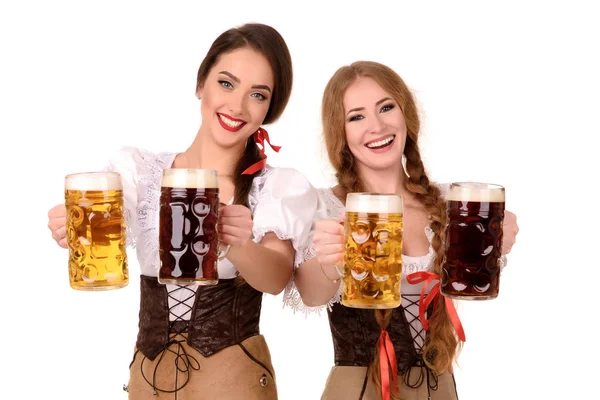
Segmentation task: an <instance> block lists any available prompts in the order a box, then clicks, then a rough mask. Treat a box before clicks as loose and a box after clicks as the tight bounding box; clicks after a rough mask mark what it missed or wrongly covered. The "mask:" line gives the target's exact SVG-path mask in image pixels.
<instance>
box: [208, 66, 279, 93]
mask: <svg viewBox="0 0 600 400" xmlns="http://www.w3.org/2000/svg"><path fill="white" fill-rule="evenodd" d="M219 74H223V75H225V76H228V77H229V78H231V80H233V81H235V82H236V83H240V78H238V77H237V76H235V75H233V74H232V73H231V72H227V71H221V72H219ZM252 89H262V90H266V91H268V92H269V93H271V88H270V87H268V86H267V85H252Z"/></svg>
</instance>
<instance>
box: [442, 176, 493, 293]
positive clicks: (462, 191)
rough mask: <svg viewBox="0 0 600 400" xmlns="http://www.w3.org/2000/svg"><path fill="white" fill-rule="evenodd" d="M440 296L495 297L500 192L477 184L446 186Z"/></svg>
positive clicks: (458, 183) (483, 184)
mask: <svg viewBox="0 0 600 400" xmlns="http://www.w3.org/2000/svg"><path fill="white" fill-rule="evenodd" d="M447 201H448V203H447V210H448V217H447V224H446V244H445V256H444V261H443V264H442V276H441V293H442V294H443V295H444V296H448V297H451V298H456V299H460V300H489V299H494V298H496V297H497V296H498V291H499V288H500V257H501V255H502V223H503V221H504V188H503V187H502V186H499V185H493V184H488V183H479V182H456V183H452V184H451V185H450V189H449V192H448V198H447Z"/></svg>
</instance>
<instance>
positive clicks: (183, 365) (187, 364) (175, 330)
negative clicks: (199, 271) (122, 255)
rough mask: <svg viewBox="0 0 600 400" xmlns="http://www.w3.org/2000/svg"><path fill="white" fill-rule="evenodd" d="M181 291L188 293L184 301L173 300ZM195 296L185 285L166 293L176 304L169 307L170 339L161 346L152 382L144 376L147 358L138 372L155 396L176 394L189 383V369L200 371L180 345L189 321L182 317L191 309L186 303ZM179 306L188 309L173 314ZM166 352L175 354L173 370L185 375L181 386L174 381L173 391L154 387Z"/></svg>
mask: <svg viewBox="0 0 600 400" xmlns="http://www.w3.org/2000/svg"><path fill="white" fill-rule="evenodd" d="M181 290H187V291H189V292H190V293H188V297H186V298H185V299H183V300H177V299H176V298H175V296H173V293H176V292H179V291H181ZM195 295H196V292H194V291H193V290H191V289H189V288H188V287H187V286H185V285H177V288H176V289H173V290H172V291H170V292H169V293H168V296H169V297H170V298H171V299H173V300H174V301H175V302H176V303H175V304H174V305H173V306H172V307H169V315H173V316H174V317H175V319H174V320H173V321H171V322H170V323H169V336H171V339H170V340H169V341H168V342H167V343H165V345H164V346H163V348H162V350H161V351H160V353H159V359H158V362H157V363H156V366H155V367H154V371H153V373H152V381H150V380H148V378H147V377H146V375H145V374H144V361H146V359H147V357H145V356H144V358H143V359H142V362H141V363H140V372H141V374H142V377H143V378H144V380H145V381H146V382H147V383H148V384H149V385H150V386H152V389H153V390H154V394H156V392H157V391H160V392H164V393H175V392H178V391H179V390H181V389H183V388H184V387H185V386H186V385H187V384H188V382H189V381H190V376H191V371H190V369H192V370H195V371H198V370H200V363H199V362H198V360H197V359H196V358H195V357H194V356H192V355H189V354H188V353H187V351H186V350H185V348H184V347H183V345H182V343H184V342H185V341H186V338H185V336H183V334H184V333H187V332H188V326H189V321H187V320H185V319H184V318H183V317H184V316H186V315H187V314H189V313H190V312H191V311H192V308H191V307H190V306H189V305H187V304H186V302H187V301H188V300H191V299H192V298H194V296H195ZM179 305H184V306H186V307H187V308H188V310H187V311H186V312H185V313H183V314H182V315H177V314H175V313H173V309H174V308H175V307H177V306H179ZM173 345H174V346H175V347H176V351H174V350H173V349H171V348H170V347H171V346H173ZM138 351H139V350H138ZM138 351H136V355H137V352H138ZM167 351H168V352H171V353H173V354H175V356H176V357H175V368H177V370H179V371H180V372H182V373H185V374H186V379H185V382H183V384H182V385H181V386H179V387H178V386H177V381H176V382H175V389H173V390H168V389H161V388H159V387H157V386H156V374H157V372H158V367H159V365H160V363H161V362H162V360H163V357H164V356H165V352H167ZM134 360H135V355H134ZM132 364H133V362H132ZM130 367H131V365H130Z"/></svg>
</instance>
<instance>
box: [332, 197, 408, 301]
mask: <svg viewBox="0 0 600 400" xmlns="http://www.w3.org/2000/svg"><path fill="white" fill-rule="evenodd" d="M402 212H403V211H402V198H401V197H400V196H398V195H392V194H389V195H388V194H372V193H349V194H348V196H347V198H346V222H345V224H344V228H345V249H344V270H343V274H342V279H343V292H342V304H343V305H345V306H347V307H355V308H395V307H398V306H399V305H400V300H401V299H400V280H401V274H402Z"/></svg>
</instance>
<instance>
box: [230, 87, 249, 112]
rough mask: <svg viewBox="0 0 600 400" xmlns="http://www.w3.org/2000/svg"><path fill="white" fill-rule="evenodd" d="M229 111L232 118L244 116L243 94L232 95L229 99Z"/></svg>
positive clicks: (244, 98)
mask: <svg viewBox="0 0 600 400" xmlns="http://www.w3.org/2000/svg"><path fill="white" fill-rule="evenodd" d="M228 103H229V111H230V112H231V116H232V117H240V116H242V115H244V109H245V107H246V96H244V95H243V94H241V93H240V94H238V93H232V94H231V96H230V98H229V102H228Z"/></svg>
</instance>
